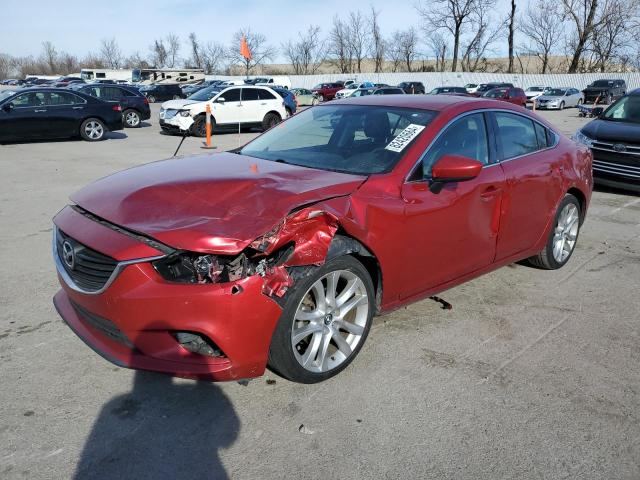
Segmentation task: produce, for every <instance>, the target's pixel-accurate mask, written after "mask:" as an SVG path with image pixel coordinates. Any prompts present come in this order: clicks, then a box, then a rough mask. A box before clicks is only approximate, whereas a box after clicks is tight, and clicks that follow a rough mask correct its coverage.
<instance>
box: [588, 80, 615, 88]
mask: <svg viewBox="0 0 640 480" xmlns="http://www.w3.org/2000/svg"><path fill="white" fill-rule="evenodd" d="M610 85H613V81H611V80H596V81H595V82H593V83H592V84H591V86H592V87H608V86H610Z"/></svg>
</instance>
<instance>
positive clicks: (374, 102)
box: [328, 95, 495, 111]
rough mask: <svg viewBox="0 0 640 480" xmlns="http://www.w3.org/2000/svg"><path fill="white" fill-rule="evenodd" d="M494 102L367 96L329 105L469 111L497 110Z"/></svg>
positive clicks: (453, 98) (451, 98)
mask: <svg viewBox="0 0 640 480" xmlns="http://www.w3.org/2000/svg"><path fill="white" fill-rule="evenodd" d="M489 102H490V103H489ZM494 102H495V101H493V100H491V101H487V100H484V99H478V98H477V97H462V96H453V95H397V96H396V95H375V96H372V95H367V96H364V97H357V98H353V97H350V98H345V99H339V100H332V101H331V102H329V103H328V105H371V106H384V107H400V108H417V109H421V110H435V111H444V110H447V109H449V108H453V107H456V106H466V105H468V106H469V107H470V108H469V109H473V107H474V106H476V107H477V108H483V107H491V108H495V103H494Z"/></svg>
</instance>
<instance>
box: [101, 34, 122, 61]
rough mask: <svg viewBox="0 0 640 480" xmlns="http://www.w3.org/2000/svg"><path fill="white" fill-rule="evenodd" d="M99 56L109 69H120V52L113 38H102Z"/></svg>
mask: <svg viewBox="0 0 640 480" xmlns="http://www.w3.org/2000/svg"><path fill="white" fill-rule="evenodd" d="M100 56H101V57H102V61H103V62H104V63H105V65H107V66H108V67H109V68H120V64H121V63H122V51H121V50H120V47H119V46H118V43H117V42H116V39H115V38H111V39H106V38H103V39H102V40H101V41H100Z"/></svg>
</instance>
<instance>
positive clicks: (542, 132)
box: [533, 122, 551, 149]
mask: <svg viewBox="0 0 640 480" xmlns="http://www.w3.org/2000/svg"><path fill="white" fill-rule="evenodd" d="M533 125H534V126H535V129H536V137H537V138H538V148H540V149H543V148H547V147H550V146H551V143H550V140H551V136H550V135H549V133H548V132H547V129H546V128H544V127H543V126H542V125H540V124H539V123H535V122H534V124H533Z"/></svg>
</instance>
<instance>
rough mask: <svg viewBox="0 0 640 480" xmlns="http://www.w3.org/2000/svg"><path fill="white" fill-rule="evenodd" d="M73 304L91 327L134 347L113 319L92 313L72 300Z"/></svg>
mask: <svg viewBox="0 0 640 480" xmlns="http://www.w3.org/2000/svg"><path fill="white" fill-rule="evenodd" d="M71 305H73V308H74V309H75V311H76V312H77V313H78V315H80V316H81V317H82V319H83V320H84V321H85V322H86V323H87V324H89V325H90V326H91V327H93V328H95V329H96V330H98V331H99V332H100V333H102V334H103V335H106V336H107V337H109V338H111V339H112V340H115V341H116V342H118V343H121V344H123V345H126V346H127V347H129V348H133V344H132V343H131V340H129V339H128V338H127V336H126V335H125V334H124V333H122V331H121V330H120V329H119V328H118V327H117V326H116V324H115V323H113V322H112V321H111V320H107V319H106V318H104V317H101V316H99V315H96V314H95V313H91V312H90V311H89V310H87V309H86V308H83V307H81V306H80V305H78V304H77V303H75V302H71Z"/></svg>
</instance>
